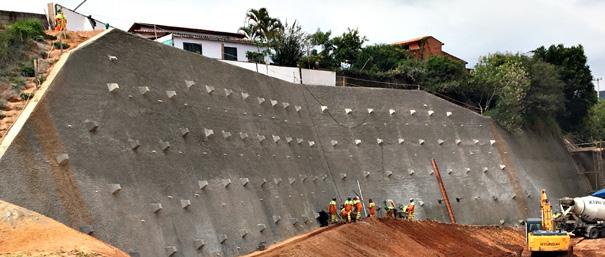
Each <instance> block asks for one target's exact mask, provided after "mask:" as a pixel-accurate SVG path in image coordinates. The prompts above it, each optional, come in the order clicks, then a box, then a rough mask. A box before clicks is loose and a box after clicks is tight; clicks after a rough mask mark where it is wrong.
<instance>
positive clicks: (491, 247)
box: [250, 220, 525, 257]
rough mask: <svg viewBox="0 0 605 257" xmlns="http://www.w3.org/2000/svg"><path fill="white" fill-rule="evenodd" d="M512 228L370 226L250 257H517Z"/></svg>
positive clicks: (517, 237)
mask: <svg viewBox="0 0 605 257" xmlns="http://www.w3.org/2000/svg"><path fill="white" fill-rule="evenodd" d="M524 243H525V238H524V236H523V232H522V231H520V230H516V229H513V228H505V227H490V226H462V225H451V224H443V223H437V222H432V221H423V222H403V221H396V220H368V221H364V222H361V223H357V224H349V225H342V226H338V227H333V228H329V229H325V230H324V231H321V232H319V233H313V232H312V233H311V234H310V235H309V236H302V237H300V238H298V239H294V240H290V241H287V242H286V243H283V244H278V245H275V246H273V247H271V248H270V249H268V250H266V251H264V252H260V253H254V254H251V255H250V257H251V256H262V257H269V256H289V257H298V256H301V257H302V256H331V257H335V256H343V257H344V256H351V257H354V256H359V257H362V256H410V257H411V256H469V257H470V256H473V257H474V256H494V257H496V256H497V257H504V256H520V254H521V252H522V251H523V245H524Z"/></svg>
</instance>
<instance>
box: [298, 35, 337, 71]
mask: <svg viewBox="0 0 605 257" xmlns="http://www.w3.org/2000/svg"><path fill="white" fill-rule="evenodd" d="M331 35H332V32H331V31H326V32H322V31H321V30H320V29H317V31H316V32H315V33H313V34H310V35H308V36H307V41H308V43H309V51H308V52H307V55H305V56H304V57H303V58H302V59H301V61H300V66H301V67H306V68H318V69H320V68H322V69H336V68H337V67H338V65H337V63H336V61H335V60H334V43H333V41H332V39H331V38H330V37H331Z"/></svg>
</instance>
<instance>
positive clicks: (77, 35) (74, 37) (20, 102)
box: [0, 31, 101, 140]
mask: <svg viewBox="0 0 605 257" xmlns="http://www.w3.org/2000/svg"><path fill="white" fill-rule="evenodd" d="M100 32H101V31H79V32H64V33H65V34H67V38H66V39H62V40H61V41H62V42H63V43H65V44H68V45H69V48H68V49H65V50H63V51H62V50H60V49H55V48H54V47H53V44H52V43H53V42H55V41H54V40H48V41H44V42H38V43H36V45H37V48H36V49H34V50H33V51H32V52H31V53H27V54H26V55H28V57H29V58H37V59H38V63H39V67H38V70H37V71H36V72H37V74H38V76H40V77H43V78H46V77H47V76H48V74H49V73H50V71H51V70H52V68H53V66H54V64H55V63H56V62H57V61H58V60H59V58H61V55H63V54H65V53H67V52H69V51H71V50H72V49H74V48H76V47H77V46H78V45H80V44H81V43H83V42H85V41H86V40H88V39H89V38H91V37H93V36H95V35H97V34H99V33H100ZM47 34H50V35H53V36H57V35H58V33H57V32H54V31H47ZM40 52H47V53H48V57H46V58H40V57H39V56H40ZM22 79H23V80H24V81H25V86H24V87H23V89H21V90H20V91H19V93H27V94H32V95H33V94H35V93H36V91H37V90H38V88H39V87H40V84H39V83H38V81H37V80H36V78H28V77H22ZM12 91H14V90H12V89H11V88H10V86H9V85H8V84H6V85H5V84H3V83H2V81H1V80H0V102H2V103H3V104H2V105H4V106H0V140H1V139H2V138H3V137H4V136H5V135H6V133H7V132H8V130H9V129H10V127H11V126H12V125H13V123H15V121H16V120H17V118H18V117H19V115H20V114H21V112H22V111H23V109H24V108H25V105H27V103H28V100H27V99H21V97H20V96H19V94H18V93H15V92H12ZM5 100H6V101H5Z"/></svg>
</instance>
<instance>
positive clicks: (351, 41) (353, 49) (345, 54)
mask: <svg viewBox="0 0 605 257" xmlns="http://www.w3.org/2000/svg"><path fill="white" fill-rule="evenodd" d="M366 41H367V38H366V37H365V36H362V35H360V34H359V30H358V29H350V28H348V29H347V32H344V33H342V35H340V36H338V37H335V38H333V39H332V42H333V43H334V59H335V60H336V63H338V64H341V63H346V64H353V63H355V62H356V61H357V58H358V56H359V53H360V52H361V48H362V46H363V43H365V42H366ZM359 68H361V67H359Z"/></svg>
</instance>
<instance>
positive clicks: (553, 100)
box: [524, 59, 565, 122]
mask: <svg viewBox="0 0 605 257" xmlns="http://www.w3.org/2000/svg"><path fill="white" fill-rule="evenodd" d="M527 70H528V71H529V75H530V79H531V86H530V88H529V90H528V92H527V95H526V97H525V100H524V102H525V103H524V104H525V106H526V116H527V120H528V121H532V122H536V121H539V120H549V119H554V118H556V116H557V114H559V113H560V112H562V111H563V110H564V108H565V106H564V105H562V104H561V103H563V101H564V100H565V98H564V96H563V88H564V86H565V83H563V81H561V79H560V78H559V73H558V72H557V70H556V66H554V65H552V64H549V63H545V62H543V61H541V60H539V59H532V60H531V62H530V63H529V67H527Z"/></svg>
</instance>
